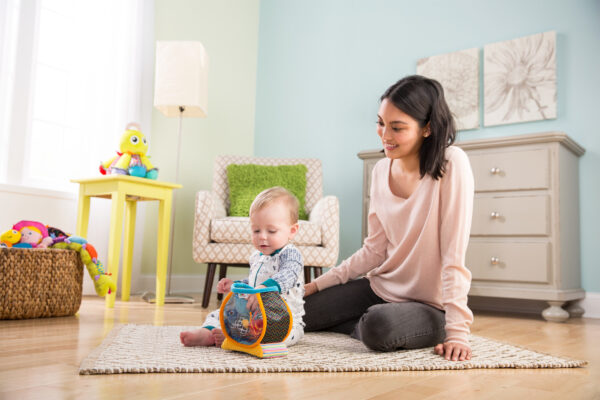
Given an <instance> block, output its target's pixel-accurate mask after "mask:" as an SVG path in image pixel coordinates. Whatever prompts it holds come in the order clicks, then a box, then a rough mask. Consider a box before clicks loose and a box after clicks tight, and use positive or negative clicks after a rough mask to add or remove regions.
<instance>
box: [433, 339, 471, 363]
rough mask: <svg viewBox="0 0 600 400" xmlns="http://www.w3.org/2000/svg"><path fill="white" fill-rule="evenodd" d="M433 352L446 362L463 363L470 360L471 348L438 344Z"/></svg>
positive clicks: (463, 345) (460, 344) (455, 344)
mask: <svg viewBox="0 0 600 400" xmlns="http://www.w3.org/2000/svg"><path fill="white" fill-rule="evenodd" d="M433 351H434V352H435V354H437V355H440V356H442V357H444V358H445V359H446V360H452V361H465V360H470V359H471V347H469V346H468V345H466V344H462V343H453V342H449V343H440V344H438V345H437V346H435V347H434V348H433Z"/></svg>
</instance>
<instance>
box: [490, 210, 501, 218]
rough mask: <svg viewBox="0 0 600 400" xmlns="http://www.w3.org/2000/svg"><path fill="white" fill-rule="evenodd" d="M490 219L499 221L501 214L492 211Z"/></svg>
mask: <svg viewBox="0 0 600 400" xmlns="http://www.w3.org/2000/svg"><path fill="white" fill-rule="evenodd" d="M490 218H492V219H498V218H500V213H499V212H497V211H492V213H491V214H490Z"/></svg>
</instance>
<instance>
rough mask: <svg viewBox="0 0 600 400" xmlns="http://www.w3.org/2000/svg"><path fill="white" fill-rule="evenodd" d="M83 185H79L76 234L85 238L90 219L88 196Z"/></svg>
mask: <svg viewBox="0 0 600 400" xmlns="http://www.w3.org/2000/svg"><path fill="white" fill-rule="evenodd" d="M84 188H85V185H81V186H80V187H79V201H78V202H77V228H76V229H77V230H76V231H75V232H76V235H78V236H81V237H83V238H87V230H88V223H89V221H90V198H89V197H88V196H86V195H85V190H84Z"/></svg>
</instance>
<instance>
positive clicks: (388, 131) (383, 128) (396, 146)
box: [377, 99, 429, 158]
mask: <svg viewBox="0 0 600 400" xmlns="http://www.w3.org/2000/svg"><path fill="white" fill-rule="evenodd" d="M377 134H378V135H379V137H380V138H381V143H382V144H383V149H384V151H385V156H386V157H388V158H405V157H409V156H414V155H416V156H417V157H418V156H419V149H420V148H421V144H422V143H423V139H424V138H425V137H427V136H429V127H428V126H426V127H425V128H421V127H419V123H418V122H417V120H416V119H414V118H413V117H411V116H410V115H408V114H406V113H404V112H403V111H401V110H400V109H399V108H398V107H396V106H395V105H394V103H392V102H391V101H389V99H384V100H383V101H382V102H381V106H379V113H378V114H377Z"/></svg>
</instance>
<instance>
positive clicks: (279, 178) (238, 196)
mask: <svg viewBox="0 0 600 400" xmlns="http://www.w3.org/2000/svg"><path fill="white" fill-rule="evenodd" d="M306 171H308V168H306V165H304V164H297V165H277V166H270V165H256V164H229V165H228V166H227V181H228V183H229V201H230V203H231V206H230V208H229V215H230V216H235V217H247V216H248V214H249V212H250V205H251V204H252V202H253V201H254V198H255V197H256V195H257V194H259V193H260V192H262V191H263V190H265V189H268V188H270V187H273V186H282V187H284V188H286V189H287V190H289V191H290V192H292V193H293V194H294V196H296V197H297V198H298V201H299V202H300V209H299V210H298V217H299V218H300V219H307V218H308V216H307V215H306V211H305V210H304V203H305V197H306Z"/></svg>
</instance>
